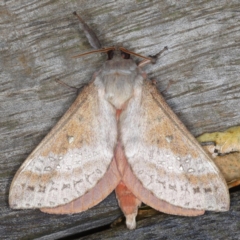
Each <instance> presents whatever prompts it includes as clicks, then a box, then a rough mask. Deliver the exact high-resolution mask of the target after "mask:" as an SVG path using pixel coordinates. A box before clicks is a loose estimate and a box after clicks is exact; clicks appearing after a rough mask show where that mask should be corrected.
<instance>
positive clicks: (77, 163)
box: [9, 13, 229, 229]
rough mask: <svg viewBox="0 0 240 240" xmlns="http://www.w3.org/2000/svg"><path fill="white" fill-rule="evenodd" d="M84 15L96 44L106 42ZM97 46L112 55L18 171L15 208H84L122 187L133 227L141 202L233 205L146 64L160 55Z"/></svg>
mask: <svg viewBox="0 0 240 240" xmlns="http://www.w3.org/2000/svg"><path fill="white" fill-rule="evenodd" d="M75 15H77V14H76V13H75ZM77 17H78V18H79V20H80V24H81V26H82V28H83V30H84V32H85V34H86V36H87V37H88V40H89V42H90V44H91V45H92V46H93V47H94V48H97V49H99V48H101V45H100V43H99V41H98V39H97V37H96V35H95V34H94V32H93V31H92V30H91V29H90V28H89V27H88V25H87V24H86V23H85V22H84V21H83V20H82V19H81V18H80V16H78V15H77ZM93 52H106V53H107V55H108V60H107V61H106V62H105V63H104V64H103V66H102V68H101V69H100V70H99V71H98V72H97V73H95V75H94V78H93V81H92V82H91V83H90V84H89V85H88V86H86V87H85V88H84V89H83V90H82V92H81V93H80V94H79V96H78V97H77V99H76V100H75V102H74V103H73V105H72V106H71V107H70V109H69V110H68V111H67V112H66V114H65V115H64V116H63V117H62V118H61V120H60V121H59V122H58V123H57V125H56V126H55V127H54V128H53V129H52V130H51V132H50V133H49V134H48V135H47V136H46V137H45V138H44V139H43V141H42V142H41V143H40V144H39V145H38V147H37V148H36V149H35V150H34V151H33V152H32V153H31V155H30V156H29V157H28V158H27V159H26V161H25V162H24V163H23V164H22V166H21V167H20V169H19V170H18V171H17V173H16V175H15V177H14V179H13V181H12V184H11V188H10V194H9V204H10V207H11V208H14V209H25V208H40V210H41V211H43V212H46V213H51V214H72V213H79V212H82V211H85V210H87V209H89V208H90V207H93V206H95V205H96V204H98V203H99V202H101V201H102V200H103V199H104V198H106V197H107V196H108V195H109V194H110V193H111V192H112V191H113V190H114V189H115V192H116V196H117V199H118V202H119V206H120V208H121V210H122V212H123V213H124V215H125V216H126V225H127V227H128V228H129V229H134V228H135V227H136V220H135V218H136V215H137V211H138V207H139V206H140V204H141V202H144V203H145V204H147V205H149V206H151V207H152V208H154V209H156V210H159V211H161V212H164V213H168V214H175V215H184V216H197V215H201V214H203V213H204V211H205V210H211V211H227V210H228V209H229V193H228V188H227V185H226V182H225V180H224V178H223V176H222V174H221V173H220V171H219V170H218V168H217V167H216V166H215V164H214V163H213V161H212V160H211V159H210V158H209V156H208V155H207V154H206V153H205V152H204V151H203V149H202V148H201V146H200V145H199V144H198V142H197V141H196V140H195V138H194V137H193V136H192V135H191V134H190V133H189V132H188V130H187V129H186V128H185V126H184V125H183V124H182V123H181V122H180V120H179V119H178V118H177V117H176V115H175V114H174V113H173V112H172V110H171V109H170V108H169V106H168V105H167V104H166V102H165V101H164V99H163V97H162V96H161V95H160V94H159V93H158V91H157V89H156V87H155V86H154V85H153V84H152V83H151V82H150V81H149V80H148V79H147V77H146V74H145V73H144V72H143V71H142V69H141V67H142V66H143V65H145V64H147V63H150V62H152V61H153V59H154V58H153V57H149V58H146V57H145V58H144V60H143V61H142V62H141V63H140V64H138V65H137V64H136V63H135V62H134V61H133V60H132V59H131V57H130V55H131V54H133V53H132V52H130V51H128V50H126V49H124V48H117V47H111V48H106V49H100V50H96V51H93ZM135 55H137V56H140V55H138V54H135ZM155 57H157V55H156V56H155Z"/></svg>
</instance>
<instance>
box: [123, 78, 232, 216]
mask: <svg viewBox="0 0 240 240" xmlns="http://www.w3.org/2000/svg"><path fill="white" fill-rule="evenodd" d="M120 121H121V140H122V144H123V146H124V151H125V155H126V158H127V161H128V163H129V165H130V167H131V171H132V172H133V174H134V175H135V176H136V178H137V179H138V181H140V183H141V184H142V186H143V187H144V188H145V189H146V190H148V191H150V192H151V194H153V195H154V196H155V197H156V198H158V199H160V200H163V201H165V202H167V203H169V204H172V205H174V206H177V207H181V208H185V209H195V210H212V211H227V210H228V209H229V193H228V188H227V185H226V182H225V180H224V178H223V177H222V174H221V173H220V171H219V170H218V168H217V167H216V166H215V164H214V163H213V161H212V160H211V159H210V158H209V157H208V155H207V154H206V153H205V152H204V150H203V149H202V148H201V146H200V145H199V144H198V142H197V141H196V140H195V138H194V137H193V136H192V135H191V134H190V133H189V132H188V130H187V129H186V128H185V126H184V125H183V124H182V123H181V122H180V120H179V119H178V118H177V117H176V115H175V114H174V113H173V112H172V110H171V109H170V107H169V106H168V105H167V104H166V102H165V101H164V99H163V97H162V96H161V95H160V94H159V93H158V91H157V89H156V88H155V87H154V86H153V85H152V84H151V83H149V82H147V81H146V82H144V84H143V87H142V89H140V88H138V89H135V92H134V97H133V98H132V99H131V100H130V101H129V103H128V106H127V108H126V109H125V111H124V112H123V113H122V115H121V119H120ZM123 179H125V181H124V182H125V184H126V185H127V187H129V188H130V189H136V188H137V185H136V186H133V183H130V182H128V181H129V179H130V178H129V177H127V171H126V173H125V176H124V177H123ZM126 179H128V180H126ZM126 181H127V182H126ZM133 182H134V181H133ZM143 195H144V194H143ZM138 198H139V199H140V200H142V201H143V202H144V199H142V198H144V196H142V195H141V196H138ZM145 201H146V200H145ZM153 207H154V206H153ZM159 210H160V209H159ZM162 211H163V212H164V207H163V208H162ZM183 215H184V214H183ZM186 215H188V214H186Z"/></svg>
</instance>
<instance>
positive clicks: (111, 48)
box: [72, 47, 116, 58]
mask: <svg viewBox="0 0 240 240" xmlns="http://www.w3.org/2000/svg"><path fill="white" fill-rule="evenodd" d="M115 49H116V48H115V47H109V48H102V49H97V50H93V51H90V52H86V53H81V54H79V55H76V56H73V57H72V58H79V57H82V56H86V55H89V54H92V53H103V52H108V51H111V50H115Z"/></svg>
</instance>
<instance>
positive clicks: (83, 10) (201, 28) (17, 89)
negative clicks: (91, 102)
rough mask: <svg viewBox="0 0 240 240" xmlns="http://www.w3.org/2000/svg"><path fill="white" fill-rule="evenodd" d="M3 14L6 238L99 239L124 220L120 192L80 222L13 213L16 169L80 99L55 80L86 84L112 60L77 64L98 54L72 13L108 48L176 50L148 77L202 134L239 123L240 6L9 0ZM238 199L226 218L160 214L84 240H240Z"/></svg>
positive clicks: (0, 192)
mask: <svg viewBox="0 0 240 240" xmlns="http://www.w3.org/2000/svg"><path fill="white" fill-rule="evenodd" d="M0 8H1V9H0V33H1V34H0V51H1V52H0V81H1V92H0V109H1V118H0V131H1V135H0V138H1V139H0V150H1V153H0V154H1V157H0V163H1V168H0V182H1V185H0V209H1V214H0V236H1V239H33V238H40V239H56V238H61V237H66V236H69V235H71V234H76V233H81V232H82V233H84V232H85V233H86V231H88V230H89V231H90V233H91V231H92V232H94V229H96V228H97V227H99V226H104V225H107V224H109V223H111V222H112V221H113V220H114V219H115V218H117V217H118V216H120V214H121V213H120V211H119V209H118V207H117V202H116V200H115V198H114V195H113V194H112V195H111V196H110V197H108V198H107V199H106V200H105V201H104V202H102V203H101V204H99V205H98V206H96V207H94V208H93V209H91V210H89V211H87V212H84V213H81V214H76V215H73V216H65V215H64V216H55V215H47V214H44V213H41V212H39V211H38V210H20V211H13V210H11V209H9V207H8V191H9V186H10V183H11V180H12V178H13V176H14V174H15V172H16V171H17V169H18V168H19V166H20V165H21V163H22V162H23V161H24V159H25V158H26V157H27V156H28V154H29V153H30V152H31V151H32V150H33V149H34V148H35V147H36V146H37V144H38V143H39V142H40V141H41V139H42V138H43V137H44V136H45V135H46V134H47V133H48V131H49V130H50V129H51V128H52V127H53V126H54V124H55V123H56V122H57V121H58V119H59V118H60V117H61V116H62V115H63V114H64V112H65V111H66V110H67V109H68V107H69V106H70V105H71V103H72V102H73V100H74V98H75V93H73V92H71V91H69V89H68V88H65V87H63V86H61V85H59V84H58V83H56V82H55V81H54V80H55V79H56V78H59V79H61V80H62V81H65V82H67V83H68V84H70V85H73V86H82V85H83V84H84V83H86V82H88V81H89V80H90V79H91V76H92V74H93V72H94V71H95V70H97V69H98V68H99V67H100V66H101V63H102V60H103V59H104V57H102V56H100V55H91V56H87V57H83V58H80V59H72V58H71V56H73V55H76V53H83V52H86V51H88V50H91V48H90V46H89V44H88V42H87V40H86V38H85V36H84V34H83V32H82V31H80V30H79V29H78V20H77V19H76V18H75V17H74V16H73V15H72V12H73V11H75V10H76V11H78V12H79V13H80V14H81V15H82V17H83V18H84V19H85V20H86V21H87V22H88V23H89V24H90V25H91V26H92V28H93V29H94V30H95V31H96V33H97V34H98V36H99V38H100V40H101V41H102V43H103V45H105V46H112V45H123V46H124V47H126V48H128V49H130V50H133V51H135V52H137V53H140V54H143V55H149V54H154V53H157V52H158V51H159V50H161V49H162V48H163V47H164V46H166V45H167V46H168V47H169V51H168V52H166V53H165V54H164V55H163V56H162V57H161V59H160V60H159V61H158V63H157V64H155V65H152V66H147V67H145V70H146V71H147V72H148V73H149V76H150V77H151V78H154V79H156V81H157V86H158V88H159V90H160V91H161V92H162V93H163V95H164V97H165V98H166V100H167V102H168V103H169V105H170V106H171V107H172V108H173V110H174V111H175V113H176V114H177V115H178V116H179V118H180V119H181V120H182V121H183V122H184V124H185V125H186V126H187V127H188V129H189V130H190V131H191V132H192V133H193V134H194V135H195V136H197V135H199V134H201V133H203V132H206V131H219V130H222V129H226V128H228V127H230V126H234V125H239V124H240V111H239V109H240V106H239V98H240V84H239V71H240V59H239V56H240V50H239V47H240V13H239V9H240V2H239V1H238V0H235V1H234V0H233V1H226V0H224V1H221V0H215V1H214V0H212V1H190V0H189V1H163V0H159V1H127V0H123V1H120V0H119V1H104V0H99V1H94V0H90V1H89V0H82V1H81V0H78V1H66V0H65V1H64V0H62V1H49V0H41V1H24V0H19V1H11V0H10V1H1V2H0ZM164 90H165V91H164ZM231 197H232V202H231V210H230V211H229V212H227V213H210V212H209V213H207V214H206V215H204V216H201V217H197V218H184V217H176V216H170V215H163V214H160V215H158V216H154V217H152V218H148V219H144V220H142V221H140V222H139V223H138V229H137V230H134V231H129V230H127V229H126V228H125V227H119V228H113V229H110V230H107V231H102V232H101V233H95V234H93V235H91V236H88V237H86V239H89V238H90V237H91V239H95V238H97V239H114V238H115V239H134V238H135V239H240V207H239V206H240V205H239V201H240V192H239V191H237V192H235V193H234V194H232V195H231ZM87 233H89V232H87ZM76 238H78V237H76Z"/></svg>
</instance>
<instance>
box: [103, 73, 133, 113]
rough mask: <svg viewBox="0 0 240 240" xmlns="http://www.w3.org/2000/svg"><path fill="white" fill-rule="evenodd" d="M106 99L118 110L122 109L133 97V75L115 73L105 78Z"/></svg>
mask: <svg viewBox="0 0 240 240" xmlns="http://www.w3.org/2000/svg"><path fill="white" fill-rule="evenodd" d="M104 80H105V81H104V82H105V83H104V85H105V94H106V95H105V96H106V99H107V100H108V101H109V102H110V103H111V104H112V105H113V106H114V107H115V108H117V109H121V108H122V106H123V105H124V103H125V102H127V101H128V100H129V99H130V98H131V97H132V95H133V90H134V79H133V78H132V75H127V74H121V73H119V72H115V73H114V74H110V75H108V76H106V77H105V79H104Z"/></svg>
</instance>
